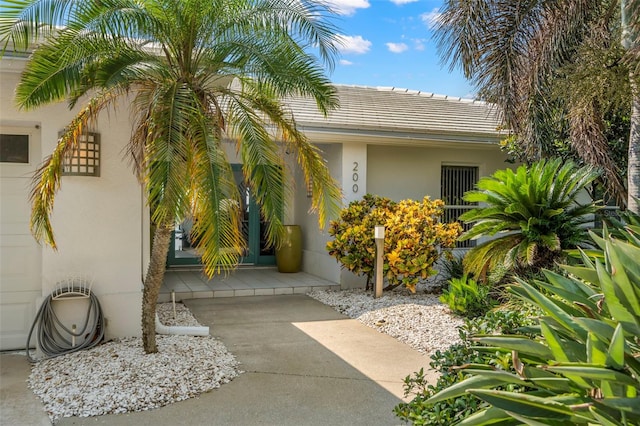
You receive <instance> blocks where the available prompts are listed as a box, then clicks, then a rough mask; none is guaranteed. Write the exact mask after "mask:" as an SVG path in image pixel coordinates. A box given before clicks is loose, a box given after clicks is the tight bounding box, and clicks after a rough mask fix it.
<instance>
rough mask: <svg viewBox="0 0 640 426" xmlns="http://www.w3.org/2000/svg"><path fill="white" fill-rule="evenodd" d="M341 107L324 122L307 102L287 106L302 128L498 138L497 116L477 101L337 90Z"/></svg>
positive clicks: (389, 90) (340, 87) (401, 92)
mask: <svg viewBox="0 0 640 426" xmlns="http://www.w3.org/2000/svg"><path fill="white" fill-rule="evenodd" d="M335 87H336V89H337V91H338V96H339V99H340V107H339V108H338V109H337V110H334V111H332V112H331V113H330V115H329V116H328V117H327V118H324V117H323V116H322V114H321V113H320V112H318V110H317V108H316V105H315V102H314V101H313V100H311V99H308V98H307V99H303V98H296V99H291V100H289V101H287V103H288V105H289V106H290V107H291V109H292V111H293V113H294V117H295V119H296V122H297V123H298V125H299V126H301V127H302V128H303V129H304V128H313V129H315V130H320V129H322V128H326V129H333V130H344V131H345V132H348V131H350V130H351V131H372V132H403V133H404V132H406V133H430V134H458V135H464V134H468V135H478V136H480V135H484V136H495V135H497V133H498V132H497V130H496V128H497V127H498V125H499V119H498V114H497V111H496V109H495V108H494V107H492V105H490V104H487V103H485V102H481V101H474V100H470V99H461V98H454V97H447V96H442V95H434V94H433V93H421V92H418V91H411V90H407V89H397V88H390V87H363V86H347V85H336V86H335Z"/></svg>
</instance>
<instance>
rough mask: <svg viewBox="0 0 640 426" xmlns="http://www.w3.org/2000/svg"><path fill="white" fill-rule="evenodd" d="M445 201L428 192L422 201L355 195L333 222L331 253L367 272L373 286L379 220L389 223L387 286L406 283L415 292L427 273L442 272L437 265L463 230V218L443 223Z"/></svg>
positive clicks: (344, 264)
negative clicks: (434, 267)
mask: <svg viewBox="0 0 640 426" xmlns="http://www.w3.org/2000/svg"><path fill="white" fill-rule="evenodd" d="M443 208H444V202H443V201H442V200H431V199H430V198H429V197H425V198H424V199H423V200H422V201H414V200H403V201H400V202H394V201H392V200H390V199H388V198H384V197H379V196H375V195H371V194H367V195H365V196H364V197H363V198H362V199H361V200H357V201H352V202H351V203H349V205H348V206H347V207H346V208H345V209H343V210H342V212H341V213H340V217H339V218H338V220H335V221H332V222H331V224H330V226H329V235H331V236H332V237H333V240H331V241H329V242H328V243H327V250H328V252H329V254H330V255H331V256H333V257H335V258H336V260H337V261H338V262H340V263H341V264H342V267H343V268H345V269H348V270H349V271H351V272H353V273H355V274H357V275H364V276H366V277H367V288H369V286H370V283H371V279H372V277H373V274H374V268H375V251H376V245H375V239H374V230H375V226H376V225H382V226H384V227H385V238H384V268H383V271H384V278H385V279H386V281H387V283H388V287H387V288H395V287H397V286H400V285H402V286H404V287H406V288H408V289H409V290H410V291H412V292H415V286H416V284H417V283H418V282H419V281H420V280H421V279H426V278H428V277H430V276H432V275H435V274H436V271H435V270H434V269H433V265H434V264H435V263H436V262H437V261H438V260H439V259H440V258H442V257H443V256H447V255H450V252H451V250H452V249H453V248H454V247H455V243H456V239H457V238H458V236H459V235H460V233H461V231H462V227H461V226H460V224H459V223H457V222H454V223H441V222H440V218H441V217H442V215H443V212H444V210H443Z"/></svg>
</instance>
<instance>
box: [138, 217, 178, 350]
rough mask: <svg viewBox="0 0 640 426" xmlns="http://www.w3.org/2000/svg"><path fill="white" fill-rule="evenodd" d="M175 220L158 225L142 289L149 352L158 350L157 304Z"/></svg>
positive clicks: (144, 341)
mask: <svg viewBox="0 0 640 426" xmlns="http://www.w3.org/2000/svg"><path fill="white" fill-rule="evenodd" d="M174 226H175V225H174V223H173V220H172V221H170V222H164V223H161V224H159V225H158V227H157V228H156V232H155V235H154V237H153V247H152V248H151V259H150V260H149V269H148V270H147V276H146V278H145V280H144V288H143V291H142V346H143V348H144V352H145V353H147V354H151V353H155V352H158V347H157V346H156V324H155V318H156V304H157V302H158V295H159V294H160V287H161V286H162V281H163V279H164V272H165V270H166V269H167V252H168V251H169V245H170V243H171V231H172V230H173V227H174Z"/></svg>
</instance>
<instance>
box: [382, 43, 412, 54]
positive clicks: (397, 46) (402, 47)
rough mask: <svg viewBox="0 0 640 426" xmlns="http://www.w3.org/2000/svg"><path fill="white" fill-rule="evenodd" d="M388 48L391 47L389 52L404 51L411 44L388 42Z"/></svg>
mask: <svg viewBox="0 0 640 426" xmlns="http://www.w3.org/2000/svg"><path fill="white" fill-rule="evenodd" d="M387 48H388V49H389V52H392V53H402V52H404V51H405V50H407V49H408V48H409V46H407V45H406V44H404V43H387Z"/></svg>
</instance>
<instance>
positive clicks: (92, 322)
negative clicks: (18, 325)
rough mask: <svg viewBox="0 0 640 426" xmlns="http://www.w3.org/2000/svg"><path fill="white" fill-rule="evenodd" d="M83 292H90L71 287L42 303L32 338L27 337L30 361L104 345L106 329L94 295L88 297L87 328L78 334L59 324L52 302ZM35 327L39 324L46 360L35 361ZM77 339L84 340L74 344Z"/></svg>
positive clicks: (98, 303)
mask: <svg viewBox="0 0 640 426" xmlns="http://www.w3.org/2000/svg"><path fill="white" fill-rule="evenodd" d="M82 292H85V293H87V292H86V289H85V288H81V287H69V288H67V289H64V290H63V291H56V292H54V293H55V298H54V293H52V294H50V295H49V296H47V298H46V299H45V300H44V301H43V302H42V305H41V306H40V309H38V313H37V314H36V318H35V320H34V321H33V324H32V325H31V329H30V330H29V337H27V358H28V359H29V361H31V362H37V361H41V360H43V359H48V358H54V357H57V356H60V355H65V354H69V353H72V352H77V351H80V350H83V349H89V348H92V347H94V346H96V345H98V344H99V343H100V342H102V340H103V339H104V329H105V325H104V316H103V314H102V308H101V306H100V302H99V301H98V298H97V297H96V296H95V295H94V294H93V293H92V292H88V294H87V296H86V298H88V300H89V306H88V308H87V316H86V318H85V322H84V326H83V327H82V328H80V329H78V330H77V331H74V330H69V328H67V327H66V326H65V325H64V324H63V323H62V322H61V321H60V319H59V318H58V316H57V315H56V313H55V311H54V309H53V302H54V301H57V300H63V301H64V295H65V294H66V293H68V294H78V293H82ZM36 324H37V325H38V333H37V340H38V347H39V348H40V350H41V351H42V353H43V354H44V358H41V359H35V358H33V357H32V356H31V353H30V349H29V342H31V336H32V335H33V331H34V329H35V328H36ZM89 327H90V328H91V329H90V330H88V328H89ZM75 338H82V339H79V340H81V341H80V342H79V343H78V344H77V345H74V340H75Z"/></svg>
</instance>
